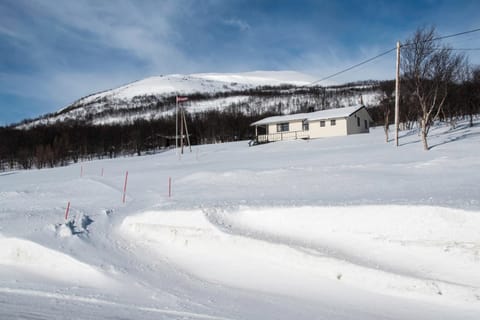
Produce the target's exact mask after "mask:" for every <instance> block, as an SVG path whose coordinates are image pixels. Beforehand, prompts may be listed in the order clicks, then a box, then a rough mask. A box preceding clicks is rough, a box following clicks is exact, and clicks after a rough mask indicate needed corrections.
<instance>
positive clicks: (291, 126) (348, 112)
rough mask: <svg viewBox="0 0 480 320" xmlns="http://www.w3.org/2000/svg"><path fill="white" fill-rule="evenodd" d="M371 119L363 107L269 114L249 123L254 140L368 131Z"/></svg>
mask: <svg viewBox="0 0 480 320" xmlns="http://www.w3.org/2000/svg"><path fill="white" fill-rule="evenodd" d="M370 122H372V118H371V117H370V115H369V114H368V112H367V109H366V108H365V106H362V105H358V106H354V107H346V108H337V109H328V110H322V111H316V112H309V113H298V114H290V115H285V116H274V117H268V118H265V119H262V120H259V121H257V122H254V123H252V124H251V126H254V127H255V142H256V143H265V142H273V141H281V140H295V139H316V138H324V137H333V136H346V135H349V134H357V133H368V132H370Z"/></svg>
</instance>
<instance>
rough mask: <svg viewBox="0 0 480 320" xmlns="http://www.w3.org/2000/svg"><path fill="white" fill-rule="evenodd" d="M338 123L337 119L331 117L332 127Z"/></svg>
mask: <svg viewBox="0 0 480 320" xmlns="http://www.w3.org/2000/svg"><path fill="white" fill-rule="evenodd" d="M336 125H337V119H331V120H330V127H333V126H336Z"/></svg>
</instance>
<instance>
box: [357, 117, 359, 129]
mask: <svg viewBox="0 0 480 320" xmlns="http://www.w3.org/2000/svg"><path fill="white" fill-rule="evenodd" d="M357 127H360V118H358V117H357Z"/></svg>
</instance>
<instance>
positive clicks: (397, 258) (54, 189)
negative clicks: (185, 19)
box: [0, 120, 480, 319]
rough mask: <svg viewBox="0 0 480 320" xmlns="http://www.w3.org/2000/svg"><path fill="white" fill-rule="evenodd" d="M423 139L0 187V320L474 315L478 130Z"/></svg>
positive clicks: (277, 151)
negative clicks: (426, 145)
mask: <svg viewBox="0 0 480 320" xmlns="http://www.w3.org/2000/svg"><path fill="white" fill-rule="evenodd" d="M429 142H430V145H431V146H433V148H432V149H431V150H430V151H429V152H425V151H423V150H422V147H421V142H420V139H419V137H418V134H416V133H415V132H402V134H401V140H400V144H401V146H400V147H399V148H395V147H394V146H393V145H392V143H389V144H386V143H385V142H384V135H383V130H382V129H381V128H378V129H375V128H374V129H372V132H371V133H370V134H363V135H355V136H348V137H335V138H328V139H318V140H311V141H303V140H299V141H288V142H278V143H272V144H266V145H260V146H255V147H248V144H247V142H246V141H242V142H238V143H230V144H218V145H204V146H195V147H193V150H192V153H189V152H187V153H186V154H184V155H183V156H181V157H180V156H179V155H178V154H176V152H175V151H174V150H170V151H167V152H164V153H160V154H156V155H150V156H142V157H130V158H119V159H109V160H102V161H91V162H84V163H78V164H74V165H71V166H68V167H63V168H55V169H43V170H31V171H17V172H8V173H3V174H1V175H0V319H10V318H15V319H62V318H70V319H98V318H108V319H478V315H479V314H480V271H479V270H480V231H479V230H480V188H479V181H480V149H479V148H478V146H479V143H480V121H478V120H477V123H476V126H475V127H473V128H469V127H467V126H466V124H464V123H461V124H459V126H457V128H456V129H450V128H449V127H438V128H436V129H434V130H432V132H431V137H430V140H429ZM127 170H128V185H127V194H126V203H125V204H123V203H122V190H123V187H124V181H125V172H126V171H127ZM81 172H82V176H81ZM102 172H103V176H102V175H101V173H102ZM169 177H171V178H172V196H171V197H169V196H168V180H169ZM69 201H70V203H71V207H70V212H69V218H68V220H67V221H66V220H65V217H64V216H65V209H66V206H67V203H68V202H69Z"/></svg>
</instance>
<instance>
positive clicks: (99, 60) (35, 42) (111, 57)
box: [0, 0, 480, 125]
mask: <svg viewBox="0 0 480 320" xmlns="http://www.w3.org/2000/svg"><path fill="white" fill-rule="evenodd" d="M479 12H480V1H476V0H472V1H462V0H457V1H433V0H429V1H418V0H417V1H390V0H386V1H380V0H378V1H373V0H372V1H368V0H363V1H347V0H338V1H334V0H329V1H321V0H317V1H313V0H292V1H286V0H277V1H273V0H264V1H262V0H257V1H254V0H251V1H246V0H172V1H168V0H165V1H162V0H158V1H157V0H151V1H142V0H132V1H129V0H116V1H113V0H111V1H97V0H58V1H57V0H42V1H40V0H0V125H4V124H9V123H12V122H17V121H20V120H22V119H24V118H32V117H36V116H39V115H42V114H44V113H48V112H54V111H56V110H58V109H60V108H61V107H64V106H66V105H68V104H70V103H72V102H73V101H75V100H76V99H78V98H80V97H82V96H84V95H87V94H90V93H93V92H97V91H102V90H106V89H109V88H113V87H116V86H119V85H122V84H125V83H128V82H131V81H134V80H138V79H142V78H145V77H148V76H152V75H160V74H170V73H184V74H188V73H196V72H242V71H253V70H296V71H300V72H304V73H308V74H310V75H312V76H314V77H315V78H322V77H324V76H327V75H329V74H332V73H334V72H336V71H339V70H341V69H343V68H345V67H348V66H350V65H353V64H355V63H357V62H360V61H362V60H364V59H367V58H370V57H372V56H374V55H376V54H378V53H381V52H383V51H385V50H386V49H389V48H393V47H394V46H395V42H396V41H397V40H400V41H401V40H404V39H407V38H408V37H409V36H410V35H411V34H412V33H413V32H414V31H415V29H416V28H417V27H419V26H429V25H434V26H436V28H437V31H438V33H439V34H440V35H445V34H452V33H457V32H461V31H465V30H471V29H476V28H479V27H480V19H479V18H480V14H479ZM448 43H449V44H450V45H451V46H452V47H458V48H465V47H468V48H473V47H475V48H479V47H480V33H474V34H470V35H467V36H464V37H458V38H453V39H451V40H449V42H448ZM468 55H469V58H470V61H471V62H472V63H474V64H480V52H478V51H470V52H468ZM393 77H394V53H392V54H391V55H388V56H385V57H383V58H381V59H379V60H377V61H375V62H374V63H371V64H367V65H365V66H362V67H361V68H358V69H356V70H354V71H352V72H349V73H346V74H344V75H342V76H341V77H338V78H335V79H332V80H334V81H336V82H345V81H351V80H359V79H387V78H393Z"/></svg>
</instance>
